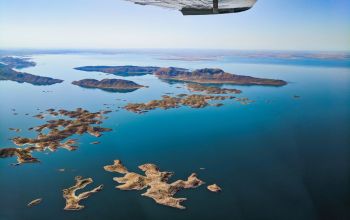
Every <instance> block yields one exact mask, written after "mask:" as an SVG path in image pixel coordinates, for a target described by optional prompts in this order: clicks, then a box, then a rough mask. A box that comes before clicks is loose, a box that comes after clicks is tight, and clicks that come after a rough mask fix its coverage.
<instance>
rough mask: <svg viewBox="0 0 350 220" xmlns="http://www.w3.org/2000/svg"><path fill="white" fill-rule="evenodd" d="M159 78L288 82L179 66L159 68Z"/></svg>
mask: <svg viewBox="0 0 350 220" xmlns="http://www.w3.org/2000/svg"><path fill="white" fill-rule="evenodd" d="M154 74H155V75H156V76H157V77H158V78H159V79H163V80H174V81H183V82H193V83H203V84H234V85H261V86H284V85H286V84H287V82H285V81H283V80H277V79H265V78H256V77H251V76H242V75H236V74H231V73H227V72H225V71H223V70H222V69H216V68H205V69H198V70H194V71H188V70H179V69H178V68H173V67H169V68H159V69H158V70H157V71H156V72H155V73H154Z"/></svg>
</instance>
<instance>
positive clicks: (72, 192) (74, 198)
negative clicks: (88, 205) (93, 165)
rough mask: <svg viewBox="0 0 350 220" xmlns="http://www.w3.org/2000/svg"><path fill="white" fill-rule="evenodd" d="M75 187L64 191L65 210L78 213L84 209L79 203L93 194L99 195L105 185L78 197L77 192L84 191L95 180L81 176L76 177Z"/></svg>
mask: <svg viewBox="0 0 350 220" xmlns="http://www.w3.org/2000/svg"><path fill="white" fill-rule="evenodd" d="M75 182H76V183H75V185H74V186H72V187H70V188H67V189H64V190H63V198H64V199H65V200H66V206H65V207H64V210H71V211H78V210H81V209H83V208H84V206H83V205H80V204H79V202H80V201H81V200H83V199H87V198H89V197H90V196H91V195H92V194H94V193H97V192H99V191H101V190H102V189H103V185H99V186H98V187H96V188H94V189H92V190H90V191H86V192H82V193H80V194H79V195H76V191H78V190H81V189H84V188H85V187H86V186H87V185H89V184H91V183H92V182H93V180H92V179H91V178H86V179H83V177H81V176H77V177H75Z"/></svg>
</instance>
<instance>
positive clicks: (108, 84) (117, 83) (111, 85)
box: [72, 79, 144, 92]
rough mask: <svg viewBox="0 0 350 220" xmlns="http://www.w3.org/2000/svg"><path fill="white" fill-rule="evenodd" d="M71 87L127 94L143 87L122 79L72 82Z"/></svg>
mask: <svg viewBox="0 0 350 220" xmlns="http://www.w3.org/2000/svg"><path fill="white" fill-rule="evenodd" d="M72 84H73V85H77V86H80V87H84V88H98V89H102V90H106V91H112V92H113V91H115V92H118V91H121V92H123V91H124V92H128V91H134V90H137V89H139V88H142V87H144V86H141V85H139V84H137V83H135V82H133V81H129V80H123V79H102V80H100V81H99V80H96V79H83V80H79V81H74V82H72Z"/></svg>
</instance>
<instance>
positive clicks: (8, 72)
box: [0, 63, 63, 86]
mask: <svg viewBox="0 0 350 220" xmlns="http://www.w3.org/2000/svg"><path fill="white" fill-rule="evenodd" d="M0 80H11V81H15V82H18V83H30V84H32V85H40V86H44V85H53V84H56V83H61V82H63V80H60V79H53V78H51V77H44V76H37V75H32V74H29V73H24V72H18V71H16V70H13V69H12V68H11V67H10V66H7V65H4V64H1V63H0Z"/></svg>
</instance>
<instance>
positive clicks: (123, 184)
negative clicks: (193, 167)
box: [104, 160, 204, 209]
mask: <svg viewBox="0 0 350 220" xmlns="http://www.w3.org/2000/svg"><path fill="white" fill-rule="evenodd" d="M138 168H139V169H140V170H141V171H143V172H144V173H145V175H141V174H138V173H134V172H129V171H128V169H127V168H126V167H125V166H124V165H123V164H122V162H121V161H120V160H115V161H114V164H113V165H107V166H105V167H104V169H105V170H106V171H108V172H114V173H119V174H123V175H124V176H123V177H115V178H113V180H114V181H116V182H118V183H120V185H118V186H116V188H117V189H120V190H143V189H147V190H146V192H145V193H143V194H141V195H142V196H146V197H149V198H152V199H153V200H154V201H155V202H156V203H158V204H161V205H165V206H169V207H173V208H178V209H185V207H184V206H183V205H182V204H181V202H183V201H185V200H186V198H175V197H174V196H175V194H176V193H177V192H178V191H180V190H182V189H194V188H197V187H199V186H201V185H203V184H204V182H203V181H202V180H200V179H199V178H198V177H197V174H195V173H192V174H191V175H190V176H189V177H188V178H187V180H176V181H175V182H172V183H168V181H169V179H170V177H171V176H172V175H173V174H174V173H173V172H167V171H163V172H162V171H160V169H159V168H158V167H157V166H156V165H154V164H150V163H147V164H143V165H140V166H139V167H138Z"/></svg>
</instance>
